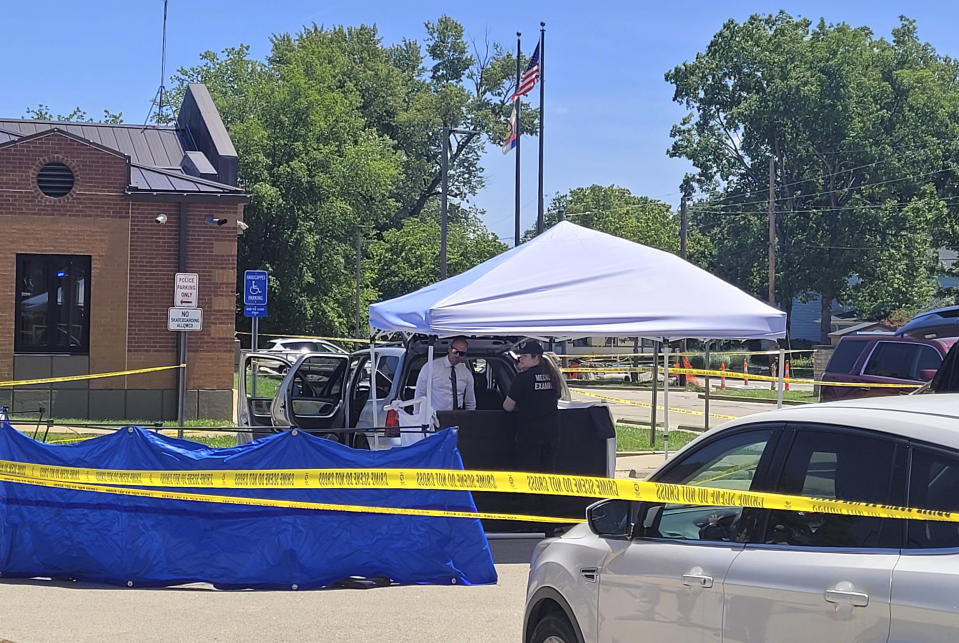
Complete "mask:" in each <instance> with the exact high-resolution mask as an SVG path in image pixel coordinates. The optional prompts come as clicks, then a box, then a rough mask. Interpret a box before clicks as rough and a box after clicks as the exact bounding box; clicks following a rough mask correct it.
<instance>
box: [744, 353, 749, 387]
mask: <svg viewBox="0 0 959 643" xmlns="http://www.w3.org/2000/svg"><path fill="white" fill-rule="evenodd" d="M743 384H745V385H746V386H749V364H748V363H747V362H746V358H745V357H744V358H743Z"/></svg>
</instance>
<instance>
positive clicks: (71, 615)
mask: <svg viewBox="0 0 959 643" xmlns="http://www.w3.org/2000/svg"><path fill="white" fill-rule="evenodd" d="M597 392H598V393H601V394H609V395H610V396H613V397H620V398H624V399H633V400H636V401H640V402H648V401H649V394H648V392H642V391H625V392H624V391H597ZM584 399H589V398H584ZM660 403H661V401H660ZM611 406H612V407H613V413H614V415H615V416H617V417H618V418H628V419H635V420H640V421H641V420H642V419H648V409H646V408H643V407H639V406H633V405H628V404H618V403H612V404H611ZM670 406H673V407H679V408H688V409H690V410H700V411H701V410H702V400H700V399H698V398H697V397H696V395H695V394H692V393H678V392H677V393H675V394H671V395H670ZM770 408H774V407H773V406H770V405H763V404H755V403H747V402H727V403H723V405H722V406H718V407H717V406H716V405H713V406H712V407H711V410H713V411H714V412H716V413H724V414H729V415H736V416H737V417H738V416H741V415H747V414H749V413H755V412H757V411H762V410H767V409H770ZM675 415H680V418H681V419H680V420H679V422H677V424H678V423H680V422H681V423H684V424H685V423H687V422H688V420H689V418H691V417H700V418H701V417H702V416H701V415H700V416H696V415H690V414H675ZM721 421H722V420H716V421H714V422H711V424H712V425H716V424H719V423H721ZM672 424H673V420H672V419H671V425H672ZM673 426H676V425H673ZM662 462H663V456H662V454H649V455H629V456H620V457H619V458H618V460H617V467H616V468H617V475H618V476H635V477H640V478H643V477H646V475H648V473H650V472H651V471H652V470H653V469H654V468H655V467H657V466H659V464H661V463H662ZM540 538H541V536H539V535H530V536H528V537H517V536H515V535H511V536H506V537H497V536H495V535H494V536H491V537H490V548H491V550H492V552H493V558H494V561H495V563H496V571H497V574H498V576H499V581H498V583H497V584H496V585H487V586H476V587H465V586H426V585H412V586H398V585H394V586H391V587H382V588H372V589H324V590H314V591H301V592H293V591H289V592H283V591H273V592H264V591H220V590H216V589H213V588H212V587H211V586H209V585H204V584H192V585H186V586H181V587H175V588H162V589H138V588H132V589H127V588H118V587H113V586H106V585H93V584H88V583H76V582H71V581H65V580H43V579H34V580H22V579H8V580H3V579H0V643H2V642H4V641H13V642H15V643H26V642H41V641H64V640H71V641H105V640H108V641H112V640H131V639H132V640H138V641H161V640H162V641H170V640H198V639H203V640H209V641H250V640H257V641H272V640H281V639H300V640H310V641H364V642H365V641H371V640H375V641H379V640H388V641H418V642H420V641H427V642H428V641H444V642H445V641H453V640H455V641H492V640H498V641H518V640H521V638H522V637H521V630H522V621H523V607H524V602H525V591H526V577H527V573H528V571H529V558H530V554H531V552H532V550H533V548H534V547H535V545H536V543H537V542H538V541H539V540H540Z"/></svg>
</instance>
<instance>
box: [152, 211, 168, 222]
mask: <svg viewBox="0 0 959 643" xmlns="http://www.w3.org/2000/svg"><path fill="white" fill-rule="evenodd" d="M153 220H154V221H155V222H156V223H166V215H165V214H163V213H162V212H161V213H160V214H158V215H156V216H155V217H153Z"/></svg>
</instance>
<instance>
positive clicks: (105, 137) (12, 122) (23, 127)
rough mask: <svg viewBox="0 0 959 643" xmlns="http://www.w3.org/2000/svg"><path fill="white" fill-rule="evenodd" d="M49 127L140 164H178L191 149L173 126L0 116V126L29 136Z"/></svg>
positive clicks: (166, 165)
mask: <svg viewBox="0 0 959 643" xmlns="http://www.w3.org/2000/svg"><path fill="white" fill-rule="evenodd" d="M51 129H58V130H63V131H65V132H69V133H71V134H73V135H74V136H79V137H80V138H84V139H86V140H88V141H92V142H94V143H97V144H99V145H102V146H103V147H108V148H110V149H113V150H117V151H118V152H121V153H123V154H126V155H127V156H129V157H130V161H132V162H133V163H138V164H140V165H150V166H153V167H161V168H179V167H180V162H181V161H182V160H183V153H184V151H185V150H186V149H195V146H194V145H192V141H190V140H189V133H188V132H187V131H186V130H180V129H177V128H175V127H167V126H155V125H113V124H109V123H73V122H55V121H32V120H22V119H3V118H0V130H2V131H6V132H10V133H13V134H18V135H19V136H30V135H31V134H38V133H40V132H45V131H47V130H51Z"/></svg>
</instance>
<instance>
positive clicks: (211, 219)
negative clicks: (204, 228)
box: [206, 216, 226, 225]
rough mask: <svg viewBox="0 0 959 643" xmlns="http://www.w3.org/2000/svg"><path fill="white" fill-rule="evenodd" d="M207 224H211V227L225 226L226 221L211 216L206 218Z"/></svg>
mask: <svg viewBox="0 0 959 643" xmlns="http://www.w3.org/2000/svg"><path fill="white" fill-rule="evenodd" d="M206 222H207V223H209V224H210V225H225V224H226V219H217V218H215V217H212V216H210V217H207V218H206Z"/></svg>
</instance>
